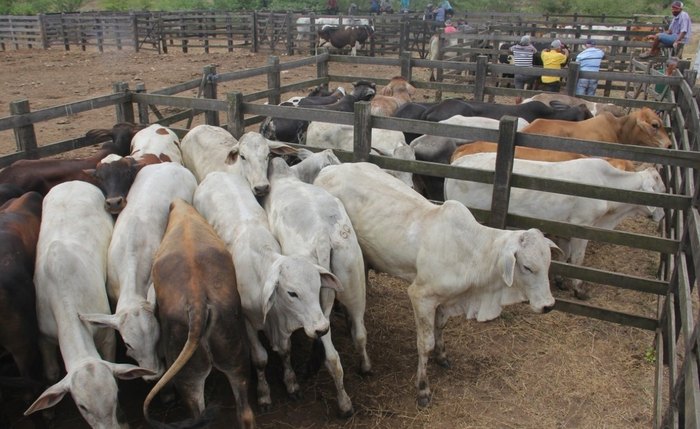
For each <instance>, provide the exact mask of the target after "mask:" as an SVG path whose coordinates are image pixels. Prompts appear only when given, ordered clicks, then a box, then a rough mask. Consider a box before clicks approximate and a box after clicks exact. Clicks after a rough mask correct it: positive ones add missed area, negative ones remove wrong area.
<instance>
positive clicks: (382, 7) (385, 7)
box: [379, 0, 394, 13]
mask: <svg viewBox="0 0 700 429" xmlns="http://www.w3.org/2000/svg"><path fill="white" fill-rule="evenodd" d="M379 12H381V13H394V7H393V6H392V5H391V0H382V1H381V3H379Z"/></svg>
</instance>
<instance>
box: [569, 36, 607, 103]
mask: <svg viewBox="0 0 700 429" xmlns="http://www.w3.org/2000/svg"><path fill="white" fill-rule="evenodd" d="M604 56H605V52H603V50H602V49H598V48H597V47H596V44H595V40H593V39H588V40H586V49H584V50H583V51H581V52H579V54H578V55H576V61H577V62H578V63H579V64H580V65H581V66H580V68H579V70H580V71H591V72H599V71H600V62H601V61H602V60H603V57H604ZM597 87H598V79H579V80H578V83H577V84H576V95H595V90H596V88H597Z"/></svg>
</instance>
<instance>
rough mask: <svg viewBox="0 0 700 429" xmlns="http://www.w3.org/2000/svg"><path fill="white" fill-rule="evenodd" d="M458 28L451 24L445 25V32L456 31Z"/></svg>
mask: <svg viewBox="0 0 700 429" xmlns="http://www.w3.org/2000/svg"><path fill="white" fill-rule="evenodd" d="M456 32H457V29H456V28H455V27H453V26H451V25H448V26H446V27H445V33H448V34H449V33H456Z"/></svg>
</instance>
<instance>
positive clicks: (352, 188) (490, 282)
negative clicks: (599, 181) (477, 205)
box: [273, 163, 556, 407]
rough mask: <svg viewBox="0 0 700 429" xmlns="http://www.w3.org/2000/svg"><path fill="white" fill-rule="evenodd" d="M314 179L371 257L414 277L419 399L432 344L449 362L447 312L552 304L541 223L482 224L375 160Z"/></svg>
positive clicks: (487, 316) (474, 314)
mask: <svg viewBox="0 0 700 429" xmlns="http://www.w3.org/2000/svg"><path fill="white" fill-rule="evenodd" d="M314 184H315V185H317V186H320V187H322V188H324V189H326V190H328V191H329V192H330V193H331V194H333V195H335V196H336V197H337V198H339V199H340V200H341V201H342V203H343V205H344V206H345V209H346V210H347V213H348V214H349V215H350V219H351V220H352V224H353V227H354V228H355V231H356V233H357V237H358V239H359V242H360V246H361V247H362V251H363V253H364V257H365V260H366V263H367V265H368V266H370V267H372V268H374V269H375V270H378V271H382V272H386V273H388V274H391V275H394V276H397V277H400V278H402V279H405V280H407V281H409V282H411V285H410V286H409V288H408V295H409V297H410V299H411V304H412V305H413V312H414V316H415V320H416V329H417V345H418V371H417V377H416V387H417V388H418V398H417V399H418V405H419V406H421V407H425V406H427V405H428V404H429V403H430V386H429V383H428V377H427V373H426V366H427V363H428V356H429V354H430V352H431V351H433V350H434V351H435V356H436V358H437V362H438V363H439V364H441V365H443V366H446V365H448V364H449V362H448V360H447V355H446V353H445V343H444V340H443V337H442V333H443V329H444V327H445V325H446V324H447V319H448V318H449V317H450V316H457V315H463V316H465V317H466V318H468V319H473V318H476V320H478V321H480V322H482V321H487V320H491V319H494V318H496V317H498V316H499V315H500V314H501V310H502V308H503V306H505V305H508V304H513V303H517V302H522V301H528V300H529V302H530V307H531V308H532V310H533V311H535V312H537V313H542V312H547V311H549V310H551V309H552V308H553V306H554V298H553V297H552V295H551V293H550V290H549V280H548V271H549V264H550V261H551V255H550V248H556V245H555V244H554V243H553V242H552V241H551V240H548V239H547V238H545V237H544V235H543V234H542V233H541V232H540V231H538V230H536V229H530V230H527V231H510V230H499V229H494V228H488V227H485V226H482V225H480V224H479V223H478V222H477V221H476V219H474V217H473V216H472V214H471V213H470V212H469V210H467V208H466V207H464V205H462V204H460V203H458V202H456V201H445V203H444V204H443V205H435V204H433V203H431V202H430V201H428V200H426V199H425V198H424V197H422V196H421V195H420V194H418V193H417V192H415V191H414V190H412V189H411V188H409V187H407V186H406V185H404V184H403V183H401V181H399V180H397V179H396V178H394V177H391V176H389V175H387V174H385V173H384V172H382V171H381V170H380V169H379V168H378V167H377V166H376V165H374V164H370V163H354V164H341V165H333V166H329V167H326V168H324V169H323V170H322V171H321V173H319V175H318V177H317V178H316V180H315V181H314ZM273 188H274V183H273Z"/></svg>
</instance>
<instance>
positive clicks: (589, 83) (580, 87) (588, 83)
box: [576, 79, 598, 95]
mask: <svg viewBox="0 0 700 429" xmlns="http://www.w3.org/2000/svg"><path fill="white" fill-rule="evenodd" d="M597 87H598V79H579V80H578V83H577V84H576V95H595V90H596V88H597Z"/></svg>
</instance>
